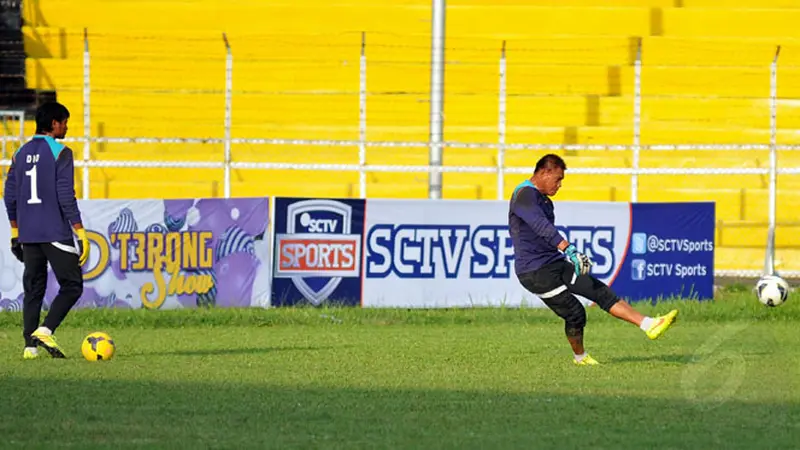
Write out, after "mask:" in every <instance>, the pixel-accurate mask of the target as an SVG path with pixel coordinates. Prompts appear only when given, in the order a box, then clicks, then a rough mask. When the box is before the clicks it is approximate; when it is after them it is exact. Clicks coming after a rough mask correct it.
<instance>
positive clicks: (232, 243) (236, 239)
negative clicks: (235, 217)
mask: <svg viewBox="0 0 800 450" xmlns="http://www.w3.org/2000/svg"><path fill="white" fill-rule="evenodd" d="M216 250H217V252H216V253H217V255H216V260H217V261H219V260H220V259H222V258H224V257H226V256H228V255H230V254H233V253H240V252H244V253H249V254H251V255H254V254H255V253H256V248H255V240H254V239H253V237H252V236H250V235H249V234H247V232H245V231H244V230H242V229H241V228H239V227H238V226H236V225H233V226H231V227H229V228H228V229H227V230H225V233H224V234H223V235H222V239H220V240H219V242H218V243H217V249H216Z"/></svg>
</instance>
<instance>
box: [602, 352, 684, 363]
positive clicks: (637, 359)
mask: <svg viewBox="0 0 800 450" xmlns="http://www.w3.org/2000/svg"><path fill="white" fill-rule="evenodd" d="M606 361H607V362H609V363H641V362H665V363H681V364H684V363H689V362H691V361H692V355H691V354H686V355H658V354H655V355H638V356H620V357H616V358H614V357H611V358H606ZM606 361H603V362H606Z"/></svg>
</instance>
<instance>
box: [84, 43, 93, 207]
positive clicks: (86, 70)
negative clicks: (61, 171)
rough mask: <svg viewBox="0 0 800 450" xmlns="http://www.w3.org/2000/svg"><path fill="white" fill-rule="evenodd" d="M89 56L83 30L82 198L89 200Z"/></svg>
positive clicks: (90, 121)
mask: <svg viewBox="0 0 800 450" xmlns="http://www.w3.org/2000/svg"><path fill="white" fill-rule="evenodd" d="M90 63H91V57H90V55H89V32H88V30H87V29H86V28H84V29H83V170H82V172H83V198H84V200H88V199H89V159H91V156H92V152H91V143H92V120H91V117H92V116H91V106H90V105H91V102H90V100H89V99H90V94H91V91H92V85H91V77H90V68H91V64H90Z"/></svg>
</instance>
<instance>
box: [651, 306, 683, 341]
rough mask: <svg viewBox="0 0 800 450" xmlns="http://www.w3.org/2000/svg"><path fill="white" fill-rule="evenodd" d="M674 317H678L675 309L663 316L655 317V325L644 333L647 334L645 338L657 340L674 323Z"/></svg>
mask: <svg viewBox="0 0 800 450" xmlns="http://www.w3.org/2000/svg"><path fill="white" fill-rule="evenodd" d="M676 317H678V310H677V309H673V310H672V311H670V312H668V313H666V314H665V315H663V316H658V317H656V318H655V323H654V324H653V326H651V327H650V328H648V329H647V331H645V334H647V337H649V338H650V339H653V340H654V339H658V338H659V337H661V335H662V334H664V332H665V331H667V329H668V328H669V327H670V326H672V324H673V323H675V318H676Z"/></svg>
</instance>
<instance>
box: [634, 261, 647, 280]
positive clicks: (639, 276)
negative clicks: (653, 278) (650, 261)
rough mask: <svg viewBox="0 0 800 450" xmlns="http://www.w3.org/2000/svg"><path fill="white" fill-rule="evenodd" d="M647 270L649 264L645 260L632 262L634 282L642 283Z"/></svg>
mask: <svg viewBox="0 0 800 450" xmlns="http://www.w3.org/2000/svg"><path fill="white" fill-rule="evenodd" d="M646 270H647V262H645V260H643V259H634V260H633V261H631V279H632V280H634V281H642V280H644V278H645V276H646V275H645V273H646Z"/></svg>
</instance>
